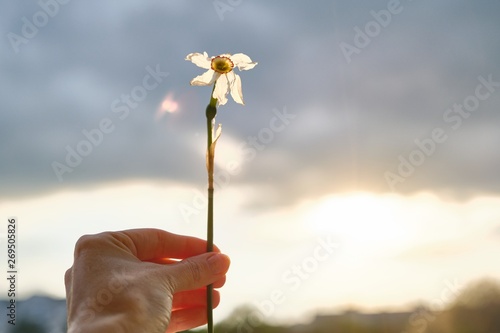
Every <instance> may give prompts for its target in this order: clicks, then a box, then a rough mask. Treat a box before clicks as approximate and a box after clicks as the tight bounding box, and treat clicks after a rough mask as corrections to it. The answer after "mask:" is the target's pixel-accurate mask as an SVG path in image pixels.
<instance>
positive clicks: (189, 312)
mask: <svg viewBox="0 0 500 333" xmlns="http://www.w3.org/2000/svg"><path fill="white" fill-rule="evenodd" d="M206 323H207V310H206V307H198V308H190V309H182V310H177V311H173V312H172V315H171V316H170V324H168V327H167V332H166V333H174V332H181V331H185V330H189V329H191V328H195V327H198V326H201V325H204V324H206Z"/></svg>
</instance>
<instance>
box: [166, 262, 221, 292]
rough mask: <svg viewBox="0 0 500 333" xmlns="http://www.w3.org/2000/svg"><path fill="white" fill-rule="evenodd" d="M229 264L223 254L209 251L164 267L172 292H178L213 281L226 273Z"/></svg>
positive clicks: (196, 287)
mask: <svg viewBox="0 0 500 333" xmlns="http://www.w3.org/2000/svg"><path fill="white" fill-rule="evenodd" d="M229 264H230V259H229V257H228V256H226V255H225V254H222V253H218V252H209V253H203V254H200V255H198V256H194V257H190V258H187V259H184V260H182V261H181V262H178V263H175V264H172V265H167V266H164V267H165V268H166V269H168V275H169V276H170V281H172V284H173V286H172V287H173V289H174V292H179V291H184V290H193V289H198V288H201V287H204V286H207V285H209V284H212V283H214V282H215V281H217V280H219V279H220V278H222V277H223V276H224V275H225V274H226V272H227V270H228V269H229Z"/></svg>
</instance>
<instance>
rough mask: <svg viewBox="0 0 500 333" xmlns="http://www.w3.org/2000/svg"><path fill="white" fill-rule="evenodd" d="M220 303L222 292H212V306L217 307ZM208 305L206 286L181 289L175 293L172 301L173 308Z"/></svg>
mask: <svg viewBox="0 0 500 333" xmlns="http://www.w3.org/2000/svg"><path fill="white" fill-rule="evenodd" d="M219 303H220V293H219V292H218V291H216V290H214V291H213V293H212V306H213V307H214V308H215V307H216V306H217V305H219ZM206 305H207V290H206V288H202V289H196V290H189V291H181V292H178V293H176V294H174V300H173V302H172V309H173V310H180V309H187V308H196V307H203V306H206Z"/></svg>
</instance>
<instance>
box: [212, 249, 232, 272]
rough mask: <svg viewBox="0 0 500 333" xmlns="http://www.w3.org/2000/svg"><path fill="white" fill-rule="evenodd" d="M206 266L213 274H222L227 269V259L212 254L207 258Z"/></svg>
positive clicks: (226, 257) (220, 255)
mask: <svg viewBox="0 0 500 333" xmlns="http://www.w3.org/2000/svg"><path fill="white" fill-rule="evenodd" d="M208 264H209V265H210V268H211V269H212V273H213V274H223V273H226V271H227V269H228V268H229V257H228V256H226V255H225V254H222V253H214V254H212V255H211V256H210V257H208Z"/></svg>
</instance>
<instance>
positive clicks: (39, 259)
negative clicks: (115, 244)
mask: <svg viewBox="0 0 500 333" xmlns="http://www.w3.org/2000/svg"><path fill="white" fill-rule="evenodd" d="M0 7H1V10H0V35H1V36H2V38H1V40H0V43H1V44H0V50H1V51H0V158H1V162H0V218H1V219H2V220H4V221H5V222H3V223H2V225H4V227H2V229H3V230H1V232H0V236H1V240H2V242H4V241H5V240H6V233H5V231H6V224H7V219H8V217H11V216H15V217H16V218H17V219H18V226H19V228H18V238H19V271H20V279H19V290H20V295H21V296H22V297H29V296H30V295H33V294H35V293H42V294H47V295H51V296H56V297H64V286H63V275H64V272H65V270H66V269H67V268H69V267H70V266H71V263H72V252H73V247H74V244H75V242H76V241H77V239H78V238H79V237H80V236H81V235H83V234H89V233H98V232H101V231H106V230H124V229H130V228H143V227H154V228H162V229H165V230H168V231H171V232H175V233H180V234H186V235H193V236H197V237H201V238H204V237H205V234H204V232H205V214H206V212H205V197H204V193H205V188H206V170H205V162H204V158H205V157H204V154H205V152H204V149H205V145H206V143H205V142H204V140H205V138H206V136H205V135H206V134H205V117H204V110H205V107H206V105H207V103H208V101H209V98H210V88H209V87H193V86H190V85H189V82H190V80H191V79H192V78H194V77H195V76H197V75H200V74H202V73H203V69H201V68H198V67H196V66H195V65H193V64H192V63H190V62H188V61H185V57H186V55H187V54H189V53H192V52H205V51H206V52H207V53H208V54H209V55H211V56H212V55H218V54H224V53H230V54H234V53H245V54H247V55H249V56H250V57H251V58H252V60H254V61H257V62H258V65H257V66H256V67H255V68H254V69H252V70H250V71H244V72H241V73H238V74H240V75H241V77H242V82H243V95H244V100H245V106H241V105H239V104H236V103H234V102H233V101H232V100H230V101H229V102H228V103H227V104H226V105H224V106H221V107H220V108H219V109H218V115H217V119H216V121H217V123H221V124H222V126H223V132H222V136H221V138H220V140H219V142H218V145H217V151H216V164H217V169H216V171H215V172H216V180H215V181H216V199H215V200H216V203H215V205H216V206H215V218H216V226H215V242H216V244H217V245H218V246H219V247H220V248H221V249H222V250H223V251H224V252H225V253H228V254H229V255H230V257H231V258H232V266H231V269H230V271H229V273H228V280H227V283H226V286H225V287H224V288H223V289H222V291H221V293H222V303H221V305H220V308H219V310H217V311H216V313H215V316H216V319H221V318H224V317H225V316H227V315H228V314H229V313H231V311H232V310H233V309H234V308H236V307H237V306H238V305H241V304H252V305H254V306H255V307H256V308H257V309H258V310H259V311H260V313H261V314H262V315H263V316H264V317H265V319H269V320H292V319H293V320H307V318H309V317H310V316H312V315H314V314H315V313H317V312H318V311H319V312H325V313H327V312H329V311H337V310H339V309H342V308H345V307H355V308H360V309H365V310H380V309H402V308H405V307H410V306H412V305H413V304H416V303H418V302H434V304H444V303H445V301H447V300H449V299H450V298H451V296H449V295H450V294H451V295H454V294H456V292H457V290H459V289H460V288H459V287H457V286H463V285H465V284H466V283H468V282H470V281H473V280H475V279H478V278H482V277H493V278H498V277H500V268H499V267H498V265H495V260H497V259H498V256H499V255H500V209H499V207H500V177H499V173H498V170H500V154H499V153H498V146H499V145H500V131H499V125H500V114H499V112H498V110H499V109H500V66H499V64H498V59H500V44H499V43H498V38H497V35H498V31H500V22H499V21H498V13H499V11H500V4H498V3H496V2H492V1H474V2H471V1H440V2H434V1H430V0H422V1H411V0H401V1H396V0H390V1H319V0H318V1H315V2H314V5H312V4H311V3H306V2H301V1H288V0H287V1H285V0H281V1H272V2H271V1H262V0H255V1H244V0H239V1H236V0H231V1H230V0H220V1H217V0H216V1H205V2H197V1H180V0H179V1H156V0H155V1H148V2H139V1H132V0H124V1H106V2H102V1H95V0H89V1H77V0H73V1H71V0H65V1H63V0H41V1H38V2H36V1H32V2H22V3H21V2H6V3H3V4H2V5H1V6H0ZM236 72H238V71H237V70H236ZM42 272H43V273H42ZM443 295H446V297H444V296H443Z"/></svg>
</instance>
